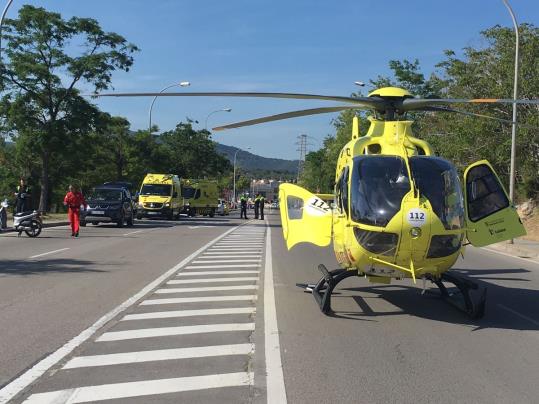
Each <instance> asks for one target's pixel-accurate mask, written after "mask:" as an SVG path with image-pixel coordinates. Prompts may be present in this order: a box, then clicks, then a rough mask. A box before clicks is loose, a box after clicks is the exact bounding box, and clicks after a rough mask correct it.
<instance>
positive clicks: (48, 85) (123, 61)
mask: <svg viewBox="0 0 539 404" xmlns="http://www.w3.org/2000/svg"><path fill="white" fill-rule="evenodd" d="M5 26H6V27H5V32H6V34H5V35H4V38H5V39H6V40H7V48H6V52H5V53H6V55H7V58H8V60H9V62H8V63H7V64H6V65H4V66H2V71H1V74H2V76H1V77H2V88H3V89H4V90H5V91H6V93H5V95H4V96H3V98H2V105H1V107H2V112H3V114H2V115H3V116H4V117H5V119H4V126H5V129H7V130H9V131H10V133H12V134H13V137H14V139H15V140H16V142H17V143H19V142H21V143H25V144H27V145H28V149H27V152H28V153H29V154H32V156H33V157H35V158H36V159H37V161H38V162H39V166H40V167H39V168H40V174H39V179H40V183H41V194H40V202H39V208H40V210H43V211H46V210H47V209H48V206H49V193H50V186H51V178H50V174H51V167H52V166H53V165H57V164H59V163H60V162H61V161H62V160H63V159H64V158H65V157H66V156H69V153H68V152H69V149H70V146H72V145H73V144H76V143H77V140H78V138H80V137H84V136H86V135H88V133H90V132H92V131H96V130H98V127H99V126H100V125H101V124H102V121H101V119H102V118H103V115H102V114H101V113H100V112H99V111H98V110H97V108H96V107H95V106H93V105H92V104H90V103H89V102H88V101H87V100H86V99H84V98H83V97H81V96H80V94H79V91H78V90H77V89H76V86H77V85H79V84H81V83H83V84H86V85H88V86H90V87H92V88H93V89H94V91H100V90H103V89H107V88H109V87H110V85H111V75H112V72H113V71H115V70H117V69H119V70H124V71H128V70H129V68H130V66H131V65H132V64H133V57H132V54H133V52H135V51H137V50H138V48H137V47H136V46H134V45H132V44H130V43H128V42H127V41H126V40H125V39H124V38H123V37H122V36H120V35H118V34H116V33H111V32H104V31H103V30H102V29H101V27H100V26H99V24H98V22H97V21H95V20H93V19H90V18H79V17H72V18H70V19H69V20H64V19H62V17H61V15H60V14H58V13H54V12H49V11H46V10H45V9H43V8H37V7H33V6H29V5H25V6H23V7H22V8H21V9H20V11H19V18H18V19H14V20H6V22H5ZM70 168H71V167H68V168H67V169H70ZM64 169H66V168H65V167H64Z"/></svg>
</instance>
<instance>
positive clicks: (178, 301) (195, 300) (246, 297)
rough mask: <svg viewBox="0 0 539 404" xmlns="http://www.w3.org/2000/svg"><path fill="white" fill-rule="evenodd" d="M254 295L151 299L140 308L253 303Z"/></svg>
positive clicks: (255, 297)
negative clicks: (216, 303)
mask: <svg viewBox="0 0 539 404" xmlns="http://www.w3.org/2000/svg"><path fill="white" fill-rule="evenodd" d="M256 299H257V296H256V295H237V296H202V297H175V298H172V299H151V300H144V301H143V302H141V303H140V305H141V306H153V305H159V304H183V303H207V302H234V301H251V300H252V301H255V300H256Z"/></svg>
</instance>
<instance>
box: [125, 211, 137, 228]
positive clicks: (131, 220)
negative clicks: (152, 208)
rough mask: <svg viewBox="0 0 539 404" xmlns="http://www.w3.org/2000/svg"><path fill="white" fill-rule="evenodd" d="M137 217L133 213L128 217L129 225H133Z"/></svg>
mask: <svg viewBox="0 0 539 404" xmlns="http://www.w3.org/2000/svg"><path fill="white" fill-rule="evenodd" d="M134 219H135V218H134V217H133V215H132V214H131V216H130V217H129V219H127V225H128V226H129V227H132V226H133V222H134V221H135V220H134Z"/></svg>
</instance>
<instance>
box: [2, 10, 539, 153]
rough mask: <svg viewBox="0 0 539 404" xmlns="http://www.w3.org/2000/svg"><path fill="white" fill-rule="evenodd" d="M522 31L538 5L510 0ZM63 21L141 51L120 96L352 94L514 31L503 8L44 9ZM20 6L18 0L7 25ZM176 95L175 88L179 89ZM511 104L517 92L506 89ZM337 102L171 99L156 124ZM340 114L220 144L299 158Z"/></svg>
mask: <svg viewBox="0 0 539 404" xmlns="http://www.w3.org/2000/svg"><path fill="white" fill-rule="evenodd" d="M510 2H511V5H512V6H513V9H514V11H515V14H516V16H517V19H518V20H519V22H529V23H533V24H535V25H539V2H538V1H537V0H510ZM25 3H30V4H34V5H38V6H43V7H45V8H47V9H49V10H54V11H58V12H60V13H62V15H63V16H64V17H69V16H72V15H77V16H81V17H92V18H95V19H97V20H98V21H99V22H100V24H101V25H102V27H103V28H104V29H105V30H107V31H114V32H117V33H119V34H121V35H123V36H124V37H126V38H127V39H128V40H129V41H130V42H133V43H134V44H136V45H137V46H139V47H140V48H141V51H140V52H139V53H137V54H136V56H135V64H134V66H133V68H132V69H131V71H130V72H129V73H123V72H122V73H117V74H115V75H114V80H113V85H114V87H115V91H119V92H120V91H159V90H160V89H162V88H163V87H165V86H167V85H169V84H171V83H174V82H179V81H190V82H191V83H192V84H191V87H190V88H188V89H187V90H178V91H287V92H308V93H317V94H330V95H349V94H350V93H351V92H353V91H357V87H355V86H354V84H353V82H354V81H356V80H361V81H365V82H367V81H368V80H369V79H372V78H375V77H376V76H378V75H384V74H387V73H388V67H387V66H388V61H389V60H391V59H404V58H408V59H411V60H413V59H414V58H418V59H419V60H420V62H421V65H422V68H423V70H424V72H425V73H430V72H431V71H432V69H433V66H434V65H435V64H436V63H437V62H439V61H440V60H441V59H442V58H443V51H444V49H453V50H456V51H458V50H460V49H462V48H463V47H466V46H470V45H471V46H480V45H481V38H480V35H479V32H480V31H481V30H482V29H485V28H488V27H491V26H493V25H495V24H500V25H503V26H511V20H510V16H509V14H508V12H507V10H506V8H505V6H504V5H503V3H502V1H501V0H467V1H465V0H451V1H434V0H408V1H398V0H385V1H382V0H356V1H353V0H342V1H339V0H337V1H327V0H309V1H307V0H288V1H282V0H271V1H270V0H229V1H217V0H213V1H201V0H198V1H197V0H153V1H148V0H146V1H143V0H107V1H105V0H91V1H80V0H41V1H38V0H35V1H27V2H25ZM21 4H23V2H22V1H19V0H15V1H14V3H13V5H12V7H11V9H10V10H9V13H8V17H11V18H13V17H14V16H15V15H16V12H17V9H18V7H20V5H21ZM171 90H176V89H174V88H173V89H171ZM507 97H508V98H510V97H511V89H508V90H507ZM150 101H151V100H150V99H124V98H122V99H108V100H103V101H99V102H98V104H99V105H100V107H101V109H103V110H105V111H107V112H109V113H111V114H113V115H121V116H125V117H126V118H128V119H129V121H130V122H131V124H132V128H133V129H143V128H146V127H147V126H148V108H149V105H150ZM321 105H334V104H332V103H322V102H316V101H312V102H311V101H302V100H287V101H283V100H260V99H228V98H161V99H158V100H157V102H156V104H155V106H154V110H153V123H155V124H157V125H159V127H160V129H161V130H168V129H171V128H173V127H174V126H175V125H176V123H178V122H180V121H182V120H183V121H185V119H186V117H189V118H191V119H194V120H198V121H199V122H200V123H199V124H198V125H195V126H197V127H199V128H203V127H204V121H205V119H206V117H207V115H208V114H209V113H210V112H212V111H214V110H218V109H222V108H225V107H228V108H232V112H229V113H227V112H220V113H216V114H214V115H212V116H211V117H210V119H209V122H208V126H209V127H211V126H217V125H219V124H224V123H230V122H236V121H241V120H245V119H251V118H255V117H259V116H265V115H271V114H275V113H280V112H285V111H290V110H296V109H304V108H310V107H317V106H321ZM333 117H335V115H334V114H330V115H321V116H316V117H306V118H297V119H293V120H287V121H281V122H274V123H268V124H265V125H259V126H253V127H246V128H241V129H234V130H230V131H225V132H219V133H218V134H215V135H214V139H215V140H217V141H219V142H221V143H224V144H228V145H233V146H238V147H242V148H247V147H251V151H252V152H253V153H256V154H259V155H262V156H266V157H278V158H288V159H293V158H297V155H298V152H297V151H296V146H295V144H294V143H295V142H296V136H298V135H300V134H301V133H306V134H308V135H309V136H311V140H310V143H311V144H312V146H311V147H310V148H311V149H316V148H318V147H319V145H320V144H321V141H322V139H323V138H324V137H325V136H326V135H327V134H330V133H333V128H332V126H331V119H332V118H333Z"/></svg>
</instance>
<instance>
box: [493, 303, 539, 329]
mask: <svg viewBox="0 0 539 404" xmlns="http://www.w3.org/2000/svg"><path fill="white" fill-rule="evenodd" d="M498 307H501V308H502V309H504V310H507V311H508V312H510V313H513V314H514V315H515V316H517V317H520V318H522V319H524V320H527V321H529V322H530V323H532V324H534V325H536V326H539V321H537V320H534V319H533V318H531V317H528V316H526V315H524V314H521V313H519V312H518V311H516V310H513V309H510V308H509V307H507V306H504V305H503V304H501V303H498Z"/></svg>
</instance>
